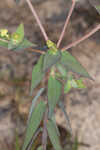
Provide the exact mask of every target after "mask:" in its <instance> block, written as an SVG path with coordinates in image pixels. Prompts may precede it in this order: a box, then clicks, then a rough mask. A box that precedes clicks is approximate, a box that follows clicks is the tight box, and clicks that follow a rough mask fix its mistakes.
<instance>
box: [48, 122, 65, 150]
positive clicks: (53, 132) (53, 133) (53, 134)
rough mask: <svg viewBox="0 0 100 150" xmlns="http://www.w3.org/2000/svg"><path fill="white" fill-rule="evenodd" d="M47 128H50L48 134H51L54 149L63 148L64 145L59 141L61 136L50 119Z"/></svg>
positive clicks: (59, 149) (60, 149)
mask: <svg viewBox="0 0 100 150" xmlns="http://www.w3.org/2000/svg"><path fill="white" fill-rule="evenodd" d="M47 130H48V135H49V138H50V141H51V143H52V145H53V147H54V149H55V150H62V147H61V145H60V141H59V137H58V134H57V131H56V128H55V125H54V123H53V122H52V120H48V122H47Z"/></svg>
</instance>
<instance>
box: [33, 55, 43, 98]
mask: <svg viewBox="0 0 100 150" xmlns="http://www.w3.org/2000/svg"><path fill="white" fill-rule="evenodd" d="M43 58H44V56H43V55H41V56H40V59H39V61H38V63H37V64H36V65H35V66H34V67H33V70H32V83H31V95H32V92H33V89H34V88H35V87H36V86H37V85H38V84H39V83H40V81H41V80H42V79H43V76H44V72H43V71H42V65H43Z"/></svg>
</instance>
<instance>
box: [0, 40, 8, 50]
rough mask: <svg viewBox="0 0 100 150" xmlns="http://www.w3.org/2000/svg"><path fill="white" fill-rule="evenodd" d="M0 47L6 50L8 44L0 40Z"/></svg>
mask: <svg viewBox="0 0 100 150" xmlns="http://www.w3.org/2000/svg"><path fill="white" fill-rule="evenodd" d="M0 46H1V47H5V48H8V42H6V41H1V40H0Z"/></svg>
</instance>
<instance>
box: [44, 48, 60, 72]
mask: <svg viewBox="0 0 100 150" xmlns="http://www.w3.org/2000/svg"><path fill="white" fill-rule="evenodd" d="M49 51H50V50H48V51H47V53H46V54H45V56H44V63H43V71H47V69H49V68H50V67H52V66H53V65H54V64H56V63H57V62H58V61H59V60H60V58H61V53H60V51H58V52H57V53H56V54H52V53H50V52H49Z"/></svg>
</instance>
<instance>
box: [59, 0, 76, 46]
mask: <svg viewBox="0 0 100 150" xmlns="http://www.w3.org/2000/svg"><path fill="white" fill-rule="evenodd" d="M75 2H76V0H72V6H71V8H70V11H69V14H68V17H67V18H66V21H65V25H64V27H63V29H62V32H61V35H60V37H59V40H58V42H57V48H58V47H59V46H60V43H61V41H62V39H63V37H64V34H65V30H66V28H67V26H68V23H69V21H70V17H71V15H72V12H73V10H74V8H75Z"/></svg>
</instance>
